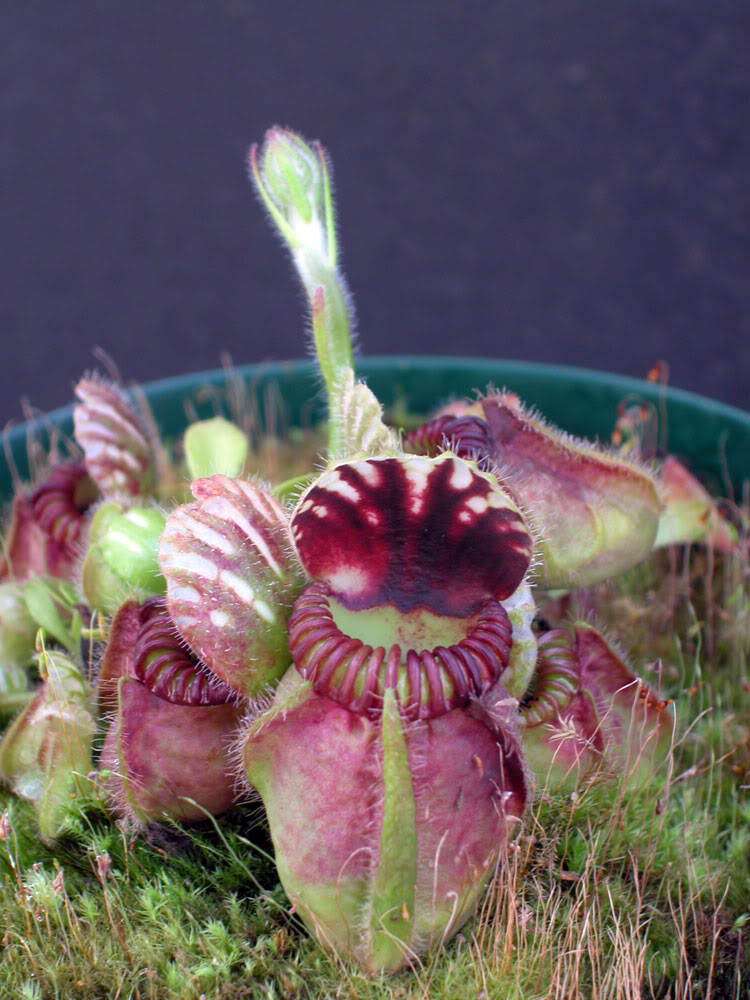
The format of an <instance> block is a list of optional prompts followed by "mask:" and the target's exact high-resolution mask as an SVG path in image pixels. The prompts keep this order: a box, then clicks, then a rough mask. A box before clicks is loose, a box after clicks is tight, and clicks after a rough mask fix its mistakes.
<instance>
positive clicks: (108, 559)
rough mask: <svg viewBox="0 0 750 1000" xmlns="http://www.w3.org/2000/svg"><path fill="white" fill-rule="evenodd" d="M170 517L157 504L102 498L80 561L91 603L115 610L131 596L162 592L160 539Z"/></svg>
mask: <svg viewBox="0 0 750 1000" xmlns="http://www.w3.org/2000/svg"><path fill="white" fill-rule="evenodd" d="M166 520H167V519H166V517H165V516H164V514H162V512H161V511H160V510H158V509H157V508H155V507H131V508H130V510H127V511H124V512H123V509H122V507H121V506H120V504H118V503H106V504H103V505H102V506H101V507H100V508H99V509H98V510H97V512H96V514H95V515H94V517H93V520H92V522H91V528H90V531H89V544H88V549H87V551H86V557H85V559H84V561H83V565H82V567H81V584H82V587H83V592H84V594H85V595H86V600H87V601H88V603H89V604H90V606H91V607H92V608H96V609H97V610H99V611H101V612H105V613H107V614H111V613H113V612H114V611H116V610H117V608H118V607H119V606H120V604H122V602H123V601H124V600H125V599H126V598H128V597H131V596H137V597H140V598H141V599H144V600H145V598H147V597H149V596H151V595H156V594H163V593H164V590H165V589H166V582H165V580H164V577H163V576H162V575H161V572H160V570H159V559H158V552H159V539H160V538H161V535H162V532H163V530H164V525H165V524H166Z"/></svg>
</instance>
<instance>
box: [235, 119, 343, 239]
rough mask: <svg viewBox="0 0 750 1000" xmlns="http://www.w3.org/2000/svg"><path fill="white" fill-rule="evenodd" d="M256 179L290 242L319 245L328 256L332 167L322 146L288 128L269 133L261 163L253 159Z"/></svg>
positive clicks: (272, 130)
mask: <svg viewBox="0 0 750 1000" xmlns="http://www.w3.org/2000/svg"><path fill="white" fill-rule="evenodd" d="M251 165H252V166H253V168H254V170H255V171H257V176H256V183H257V184H258V186H259V188H261V190H262V194H263V197H264V200H265V201H266V204H267V207H268V209H269V211H270V212H271V214H272V215H273V218H274V221H275V222H276V224H277V225H278V226H279V228H280V229H281V228H282V226H283V227H285V229H283V231H284V233H285V235H286V233H287V232H288V233H289V234H290V235H289V240H290V243H292V244H293V245H295V244H299V243H304V244H305V245H306V246H308V247H310V248H311V249H312V248H313V247H315V249H316V250H317V252H318V254H319V255H320V256H321V257H327V256H328V252H329V242H328V241H329V239H330V235H329V234H328V233H327V232H326V222H327V205H326V202H327V200H328V198H330V191H329V190H328V183H329V182H328V170H327V166H326V162H325V158H324V156H323V152H322V150H321V149H320V146H318V147H317V148H315V149H313V148H312V147H311V146H310V145H308V143H306V142H305V141H304V139H302V138H301V137H300V136H298V135H296V134H295V133H294V132H291V131H289V130H288V129H281V128H272V129H269V130H268V132H267V133H266V137H265V142H264V143H263V148H262V150H261V154H260V163H259V164H257V162H256V160H255V159H253V161H252V163H251Z"/></svg>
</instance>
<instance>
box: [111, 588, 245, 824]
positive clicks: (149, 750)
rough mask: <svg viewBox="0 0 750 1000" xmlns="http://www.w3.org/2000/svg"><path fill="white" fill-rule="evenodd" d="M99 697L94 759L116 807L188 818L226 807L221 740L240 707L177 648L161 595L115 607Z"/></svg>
mask: <svg viewBox="0 0 750 1000" xmlns="http://www.w3.org/2000/svg"><path fill="white" fill-rule="evenodd" d="M98 696H99V704H100V708H101V710H102V711H103V712H105V713H107V714H109V715H110V717H111V721H110V724H109V728H108V730H107V733H106V736H105V739H104V747H103V749H102V754H101V757H100V761H99V767H100V769H101V770H103V771H108V772H109V774H108V776H107V778H106V784H105V787H106V790H107V794H108V796H109V798H110V801H111V805H112V809H113V811H114V813H115V814H116V815H117V816H120V817H124V818H128V819H130V820H132V821H135V822H137V823H141V824H143V823H146V822H148V821H151V820H154V821H164V820H178V821H180V822H196V821H200V820H202V819H205V818H206V815H207V814H212V815H218V814H219V813H222V812H225V811H226V810H227V809H229V808H230V807H231V805H232V804H233V802H234V799H235V778H234V771H233V768H232V766H231V762H230V747H231V745H232V743H233V742H234V740H235V739H236V734H237V727H238V725H239V721H240V718H241V716H242V714H243V710H244V709H243V706H242V705H241V704H240V703H239V702H238V701H237V699H236V697H235V695H234V693H233V692H232V691H231V690H230V689H229V688H228V687H227V686H226V685H225V684H223V683H222V682H221V681H220V680H219V679H218V678H217V677H215V676H212V675H211V674H210V672H209V671H207V670H206V669H205V668H204V667H202V666H201V665H200V664H199V663H198V661H197V658H196V657H195V656H193V655H192V654H190V653H189V652H188V651H186V650H185V649H184V647H183V645H182V643H181V642H180V640H179V638H178V637H177V635H176V632H175V629H174V626H173V624H172V621H171V619H170V617H169V614H168V613H167V610H166V607H165V606H164V601H163V599H162V598H151V599H149V600H148V601H146V602H144V603H143V604H141V605H139V604H138V603H137V602H136V601H128V602H126V603H125V604H124V605H123V606H122V607H121V608H120V610H119V611H118V612H117V614H116V616H115V618H114V621H113V623H112V629H111V632H110V639H109V643H108V645H107V649H106V652H105V654H104V659H103V661H102V665H101V670H100V675H99V683H98Z"/></svg>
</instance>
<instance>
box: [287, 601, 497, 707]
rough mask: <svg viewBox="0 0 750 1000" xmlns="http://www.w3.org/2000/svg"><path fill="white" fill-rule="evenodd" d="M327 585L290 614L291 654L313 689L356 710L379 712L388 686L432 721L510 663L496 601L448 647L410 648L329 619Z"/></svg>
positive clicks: (483, 607)
mask: <svg viewBox="0 0 750 1000" xmlns="http://www.w3.org/2000/svg"><path fill="white" fill-rule="evenodd" d="M331 601H332V589H331V587H330V585H329V584H327V583H325V582H322V581H316V582H314V583H311V584H309V585H308V586H307V587H306V588H305V589H304V590H303V591H302V593H301V594H300V596H299V597H298V598H297V600H296V602H295V604H294V609H293V611H292V615H291V617H290V619H289V652H290V653H291V656H292V659H293V661H294V665H295V667H296V668H297V670H298V671H299V673H300V674H301V675H302V677H304V678H305V679H306V680H309V681H311V682H312V685H313V688H314V689H315V691H316V692H317V693H318V694H320V695H324V696H325V697H327V698H330V699H331V700H332V701H335V702H338V703H339V704H341V705H343V706H345V707H346V708H348V709H349V710H350V711H352V712H356V713H358V714H368V715H373V716H374V715H377V714H379V712H380V710H381V707H382V702H383V695H384V694H385V691H386V690H387V689H388V688H392V689H393V690H394V691H395V692H396V697H397V699H398V701H399V705H400V709H401V712H402V714H403V715H404V717H406V718H408V719H433V718H437V717H438V716H440V715H445V714H446V713H448V712H450V711H452V710H453V709H454V708H460V707H462V706H464V705H466V704H468V702H469V700H470V699H471V698H476V697H479V696H480V695H481V694H483V693H484V692H485V691H487V690H488V689H489V688H491V687H492V686H493V685H494V684H495V683H496V682H497V681H498V680H499V679H500V677H501V676H502V674H503V672H504V671H505V669H506V668H507V666H508V661H509V657H510V648H511V645H512V626H511V623H510V620H509V618H508V614H507V612H506V610H505V608H504V607H503V606H502V604H500V603H499V601H496V600H494V599H492V598H488V599H486V600H485V601H483V602H482V604H481V606H480V608H479V612H478V616H477V617H476V618H475V619H472V620H471V621H467V634H466V636H465V637H464V638H462V639H460V640H459V641H458V642H455V643H452V644H451V645H448V646H446V645H436V646H435V647H434V648H433V649H431V650H430V649H422V650H415V649H411V648H404V646H403V645H402V644H400V643H397V642H394V643H392V644H391V645H390V647H389V648H387V649H386V647H385V645H381V646H376V647H373V646H372V645H369V644H368V643H366V642H363V641H362V640H361V639H358V638H356V637H354V636H351V635H347V634H346V633H345V632H343V631H342V630H341V629H340V628H339V626H338V625H337V624H336V622H335V621H334V615H333V611H332V608H331Z"/></svg>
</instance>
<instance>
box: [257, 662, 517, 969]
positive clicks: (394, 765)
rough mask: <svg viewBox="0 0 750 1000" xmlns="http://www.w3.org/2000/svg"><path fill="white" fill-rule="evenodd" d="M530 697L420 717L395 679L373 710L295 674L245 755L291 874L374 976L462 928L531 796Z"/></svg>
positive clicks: (334, 935)
mask: <svg viewBox="0 0 750 1000" xmlns="http://www.w3.org/2000/svg"><path fill="white" fill-rule="evenodd" d="M516 704H517V703H516V701H515V699H512V698H507V697H505V698H504V697H503V690H502V688H500V687H499V686H498V687H497V688H496V689H495V691H494V692H493V698H492V699H483V700H482V701H481V702H474V703H472V704H471V705H470V706H469V707H467V708H466V709H454V710H453V711H451V712H450V713H448V714H447V715H442V716H440V717H439V718H435V719H430V720H428V721H424V722H420V723H416V724H414V723H407V722H405V720H404V718H403V716H402V714H401V713H400V711H399V708H398V703H397V701H396V698H395V696H394V692H393V690H392V689H389V690H388V691H387V692H386V695H385V698H384V702H383V710H382V713H381V714H380V715H379V716H377V717H375V718H373V717H370V716H368V715H362V714H357V713H354V712H351V711H349V710H348V709H347V708H345V707H343V706H342V705H339V704H336V703H335V702H333V701H331V700H329V699H328V698H325V697H322V696H320V695H318V694H316V693H315V692H314V691H313V690H312V689H311V687H310V685H309V684H308V683H305V682H304V681H302V679H301V678H300V677H299V675H298V674H297V672H296V671H294V670H292V671H290V672H289V673H288V674H287V675H286V676H285V678H284V680H283V681H282V684H281V685H280V687H279V689H278V691H277V695H276V700H275V703H274V705H273V706H272V707H271V709H269V711H268V712H267V713H265V714H264V715H263V716H261V717H260V718H259V719H258V720H257V721H255V722H254V723H252V724H251V726H250V728H249V730H248V732H247V736H246V739H245V744H244V751H243V754H244V763H245V769H246V772H247V776H248V779H249V780H250V782H251V783H252V784H253V785H254V787H255V788H257V790H258V791H259V792H260V795H261V797H262V799H263V802H264V805H265V807H266V812H267V814H268V819H269V823H270V826H271V836H272V838H273V843H274V850H275V855H276V863H277V866H278V870H279V877H280V879H281V882H282V884H283V886H284V888H285V890H286V892H287V895H288V896H289V898H290V899H291V900H292V902H293V904H294V905H295V907H296V908H297V911H298V912H299V913H300V915H301V916H302V919H303V920H304V921H305V923H306V924H307V926H308V928H309V929H310V931H311V932H312V933H313V934H314V935H315V936H316V937H317V938H318V940H319V941H320V943H321V944H322V945H323V946H324V947H325V948H328V949H330V950H333V951H335V952H337V953H338V954H339V955H340V956H341V957H344V958H347V959H350V960H353V961H355V962H357V963H358V964H359V965H360V966H361V967H362V968H363V969H365V970H366V971H368V972H370V973H372V974H374V973H378V972H381V971H395V970H396V969H398V968H400V967H401V966H403V965H405V964H408V963H410V962H411V961H413V960H414V959H415V958H416V957H417V956H418V955H419V954H421V953H422V952H423V951H425V950H427V949H429V948H434V947H436V946H439V945H441V944H442V943H444V942H445V941H447V940H448V939H449V938H450V937H452V936H453V935H454V934H455V933H456V932H457V931H458V930H459V929H460V927H461V925H462V924H463V923H464V921H465V920H466V919H467V918H468V917H469V916H470V914H471V913H472V911H473V909H474V907H475V905H476V902H477V900H478V898H479V896H480V893H481V892H482V889H483V887H484V885H485V883H486V881H487V879H488V878H489V877H490V876H491V875H492V873H493V872H494V870H495V866H496V863H497V859H498V855H499V853H500V852H501V850H502V849H503V847H504V846H505V845H506V844H507V842H508V839H509V837H510V836H512V835H513V833H514V831H515V828H516V824H517V822H518V819H519V817H520V815H521V812H522V810H523V807H524V803H525V800H526V794H527V787H526V779H525V775H524V769H523V764H522V761H521V754H520V745H519V742H518V736H517V724H516Z"/></svg>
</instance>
